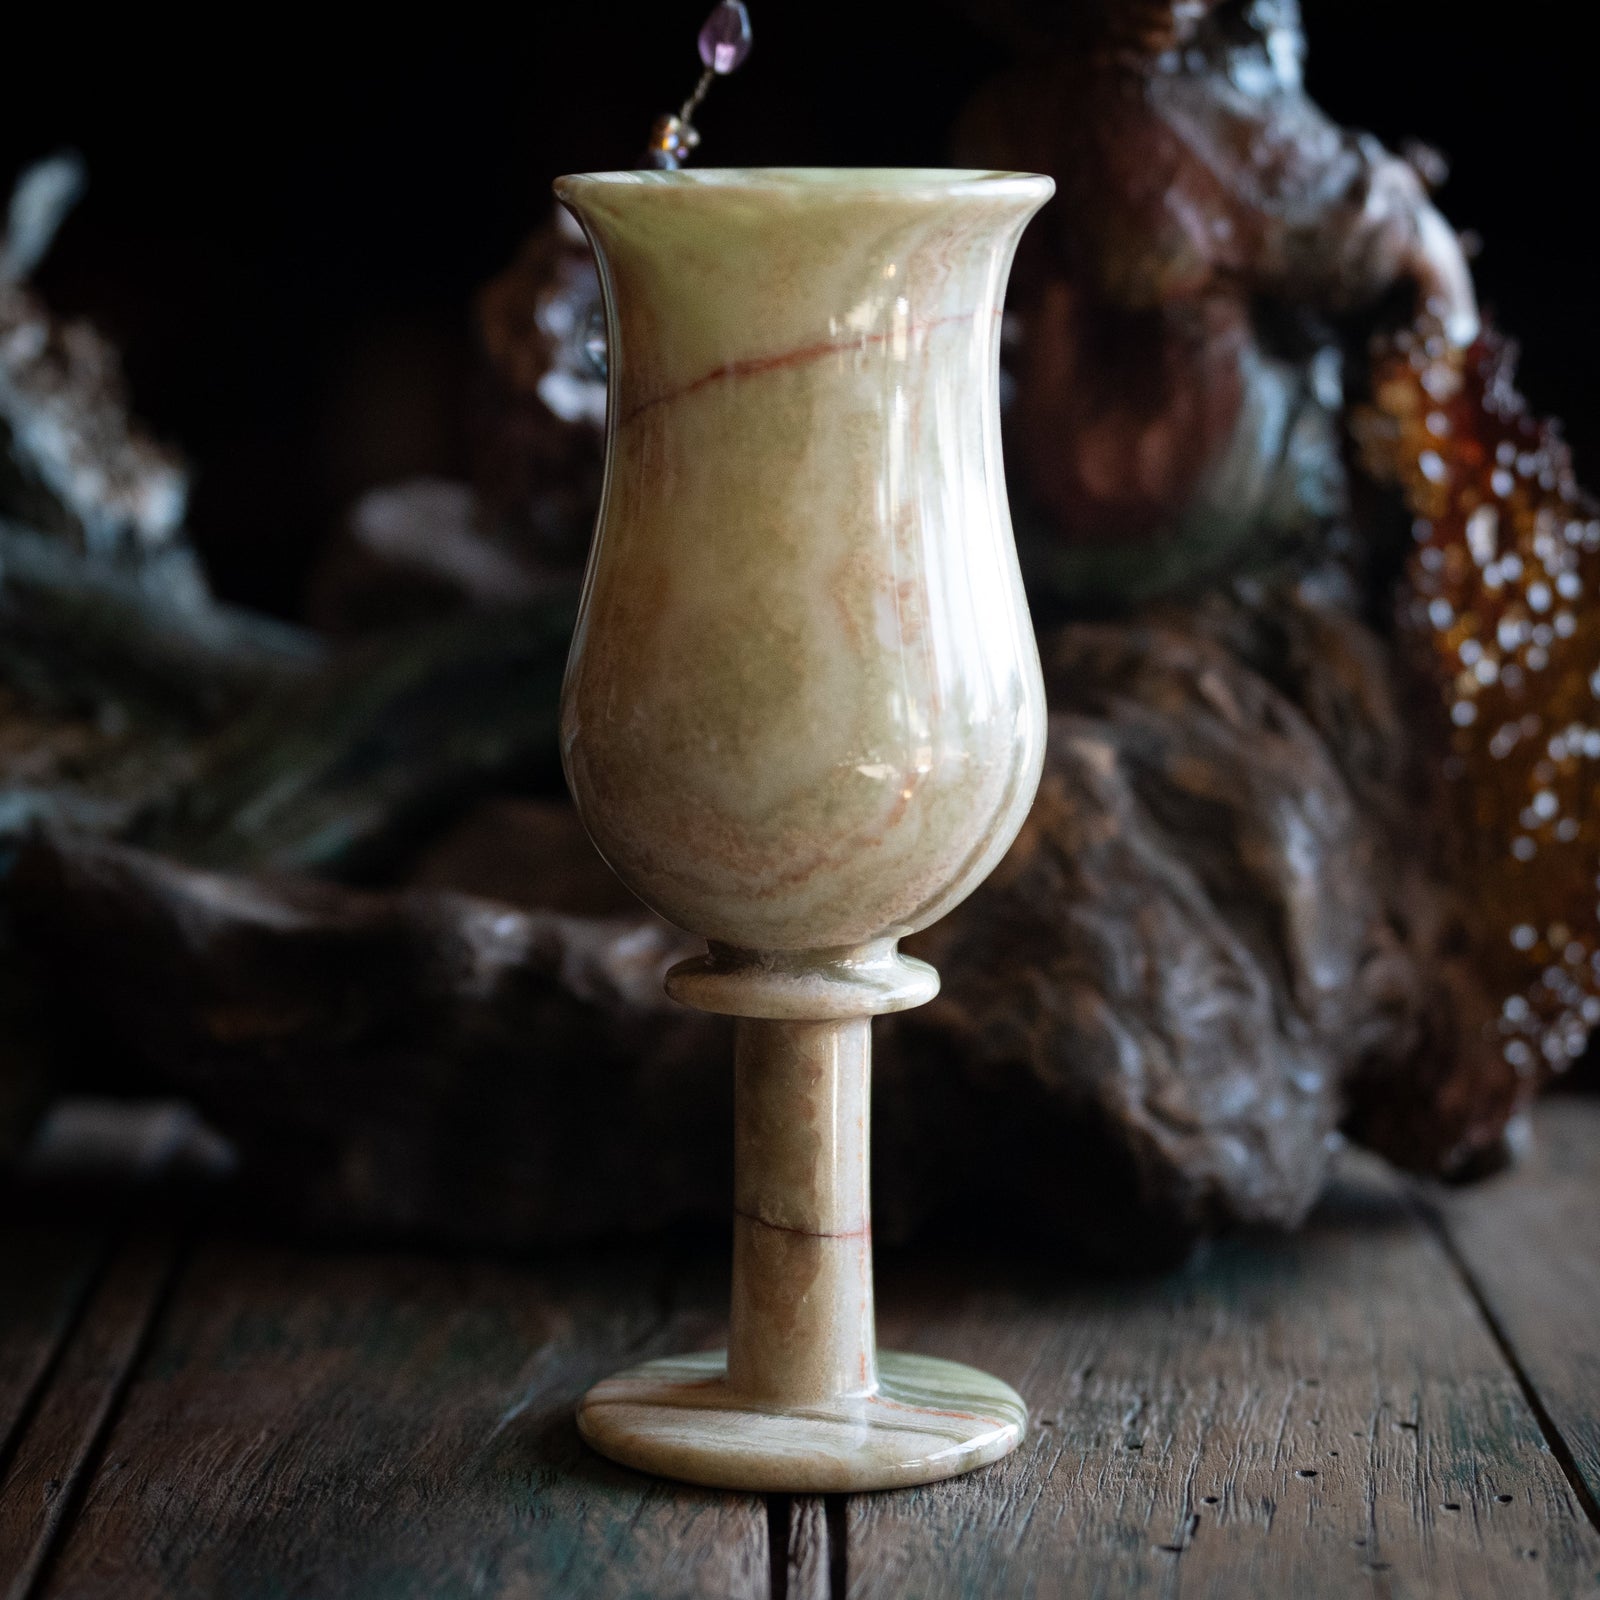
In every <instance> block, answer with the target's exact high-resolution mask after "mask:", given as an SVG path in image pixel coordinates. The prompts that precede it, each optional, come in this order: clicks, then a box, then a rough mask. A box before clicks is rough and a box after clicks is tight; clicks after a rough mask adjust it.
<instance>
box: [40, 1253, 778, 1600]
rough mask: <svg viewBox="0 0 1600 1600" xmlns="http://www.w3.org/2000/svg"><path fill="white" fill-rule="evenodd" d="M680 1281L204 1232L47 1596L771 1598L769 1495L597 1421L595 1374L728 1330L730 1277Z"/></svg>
mask: <svg viewBox="0 0 1600 1600" xmlns="http://www.w3.org/2000/svg"><path fill="white" fill-rule="evenodd" d="M676 1281H677V1280H676V1279H675V1278H674V1279H673V1280H672V1285H676ZM673 1292H674V1293H677V1292H678V1290H677V1288H676V1287H674V1288H673ZM665 1293H666V1287H665V1286H664V1279H663V1270H662V1268H661V1265H660V1263H659V1262H657V1263H654V1264H652V1263H650V1262H648V1261H641V1260H640V1259H639V1258H638V1257H637V1256H632V1255H630V1256H629V1257H627V1258H625V1259H622V1258H617V1259H610V1260H605V1261H599V1262H596V1261H593V1260H590V1261H587V1262H579V1261H573V1262H571V1263H570V1264H566V1265H558V1266H554V1267H547V1268H541V1269H539V1270H529V1271H517V1270H513V1269H511V1268H509V1267H503V1266H497V1265H492V1264H488V1263H482V1262H478V1263H464V1264H459V1265H451V1264H446V1263H440V1262H433V1261H426V1260H419V1259H413V1258H407V1257H400V1256H393V1255H375V1254H305V1253H301V1254H292V1253H289V1252H286V1251H278V1250H272V1249H267V1248H264V1247H260V1246H240V1245H225V1244H216V1245H212V1246H209V1247H208V1248H207V1249H206V1250H205V1251H204V1252H203V1253H202V1254H201V1255H200V1256H199V1257H198V1258H197V1259H196V1260H195V1261H194V1263H193V1264H192V1266H191V1268H190V1269H189V1270H188V1271H187V1272H186V1274H185V1277H184V1281H183V1284H182V1286H181V1289H180V1290H179V1292H178V1293H177V1294H176V1295H175V1296H174V1297H173V1299H172V1301H171V1303H170V1306H169V1310H168V1312H167V1314H166V1315H165V1317H164V1318H163V1321H162V1324H161V1326H160V1328H159V1330H158V1333H157V1335H156V1337H155V1339H154V1342H153V1343H152V1346H151V1349H150V1353H149V1356H148V1359H147V1360H146V1361H145V1362H144V1363H143V1364H142V1366H141V1369H140V1372H139V1374H138V1377H137V1379H136V1381H135V1382H134V1384H133V1386H132V1387H131V1389H130V1391H129V1393H128V1396H127V1398H126V1401H125V1403H124V1405H123V1407H122V1409H121V1411H120V1414H119V1416H118V1418H117V1421H116V1424H115V1426H114V1428H113V1430H112V1432H111V1434H110V1437H109V1440H108V1442H107V1446H106V1449H105V1452H104V1458H103V1466H102V1469H101V1471H100V1473H99V1474H98V1476H97V1478H96V1480H95V1482H94V1484H93V1486H92V1488H91V1489H90V1492H89V1493H88V1495H87V1497H86V1498H85V1500H84V1503H83V1508H82V1511H81V1513H80V1515H79V1517H78V1519H77V1521H76V1523H75V1524H74V1527H73V1530H72V1533H71V1536H70V1538H69V1540H68V1541H67V1543H66V1544H65V1547H64V1548H63V1550H62V1553H61V1555H60V1556H59V1558H58V1559H57V1560H56V1561H55V1562H54V1563H53V1565H52V1567H51V1569H50V1572H49V1574H48V1579H47V1582H46V1585H45V1587H44V1591H43V1592H44V1593H45V1594H50V1595H59V1596H70V1597H72V1600H98V1597H105V1600H142V1597H150V1600H155V1597H157V1596H159V1597H161V1600H175V1597H176V1600H181V1597H196V1600H198V1597H202V1596H203V1597H207V1600H209V1597H214V1596H223V1595H225V1596H227V1597H228V1600H268V1597H274V1600H281V1597H285V1596H302V1595H303V1596H319V1597H320V1596H331V1595H338V1596H341V1597H344V1600H367V1597H374V1600H377V1597H381V1600H404V1597H409V1596H416V1597H418V1600H422V1597H426V1600H450V1597H453V1596H458V1595H459V1596H469V1595H470V1596H475V1597H476V1596H491V1597H492V1596H507V1597H510V1596H519V1597H520V1596H541V1595H561V1596H563V1597H564V1600H565V1597H572V1600H611V1597H618V1596H631V1595H641V1596H642V1595H650V1596H657V1595H660V1596H674V1595H682V1596H749V1597H755V1596H764V1595H766V1594H767V1592H768V1589H769V1580H770V1557H769V1552H768V1544H767V1520H766V1511H765V1507H764V1506H763V1504H762V1503H761V1502H760V1501H759V1500H758V1499H756V1498H754V1497H752V1496H733V1495H721V1494H715V1493H711V1492H702V1491H696V1490H691V1489H684V1488H678V1487H674V1486H670V1485H667V1484H662V1483H657V1482H654V1481H652V1480H649V1479H646V1478H643V1477H640V1476H637V1475H635V1474H632V1473H628V1472H625V1471H623V1470H622V1469H620V1468H616V1467H612V1466H611V1465H609V1464H608V1463H606V1462H604V1461H602V1460H601V1459H600V1458H599V1457H597V1456H595V1455H593V1454H592V1453H590V1452H589V1451H587V1450H586V1449H585V1448H584V1447H583V1445H582V1444H581V1442H580V1441H579V1439H578V1436H577V1431H576V1428H575V1426H574V1423H573V1418H572V1411H573V1405H574V1402H575V1401H576V1400H577V1398H578V1396H579V1394H580V1393H581V1392H582V1390H583V1389H584V1388H585V1386H586V1385H588V1384H589V1383H590V1382H592V1381H593V1380H594V1379H596V1378H598V1377H600V1376H601V1375H603V1374H604V1373H605V1372H607V1371H609V1370H611V1369H613V1368H615V1367H617V1366H620V1365H623V1364H626V1363H627V1362H629V1361H632V1360H637V1359H640V1358H641V1357H644V1356H647V1355H653V1354H662V1353H666V1352H667V1351H669V1350H672V1349H677V1348H684V1347H688V1346H691V1345H692V1344H694V1343H695V1342H696V1341H704V1340H705V1339H706V1338H707V1337H708V1336H715V1335H716V1334H717V1331H718V1327H717V1324H718V1321H719V1320H720V1316H721V1314H722V1298H723V1294H725V1285H724V1286H721V1292H720V1293H712V1294H705V1295H701V1294H698V1293H697V1292H696V1291H685V1292H684V1297H685V1306H684V1308H683V1309H680V1310H670V1309H669V1308H668V1306H667V1304H666V1303H665V1301H664V1298H663V1296H664V1294H665Z"/></svg>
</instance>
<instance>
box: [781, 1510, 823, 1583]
mask: <svg viewBox="0 0 1600 1600" xmlns="http://www.w3.org/2000/svg"><path fill="white" fill-rule="evenodd" d="M786 1498H787V1497H786ZM788 1506H789V1542H788V1560H787V1563H786V1566H787V1571H786V1572H785V1575H784V1600H833V1589H832V1583H831V1579H832V1566H833V1563H832V1561H831V1559H830V1554H831V1553H830V1550H829V1542H828V1505H827V1501H826V1500H825V1499H824V1498H823V1497H822V1496H821V1495H820V1494H797V1495H795V1496H794V1497H793V1498H792V1499H790V1500H789V1501H788Z"/></svg>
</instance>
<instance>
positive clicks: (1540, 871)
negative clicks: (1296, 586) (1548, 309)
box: [1355, 326, 1600, 1077]
mask: <svg viewBox="0 0 1600 1600" xmlns="http://www.w3.org/2000/svg"><path fill="white" fill-rule="evenodd" d="M1514 365H1515V350H1514V347H1512V346H1511V345H1509V344H1508V343H1507V342H1505V341H1504V340H1502V339H1500V338H1498V337H1497V336H1495V335H1493V334H1492V333H1486V334H1484V335H1483V336H1481V337H1480V338H1479V339H1478V340H1477V341H1476V342H1475V343H1473V344H1472V345H1470V346H1468V347H1467V348H1464V349H1463V348H1461V347H1459V346H1456V345H1452V344H1451V343H1450V342H1449V341H1448V340H1447V339H1446V338H1445V337H1444V336H1443V334H1442V333H1441V332H1440V331H1439V330H1438V329H1437V328H1433V327H1426V326H1424V327H1420V328H1416V329H1412V330H1410V331H1407V332H1405V333H1403V334H1401V335H1399V336H1398V337H1394V338H1391V339H1388V340H1386V341H1384V342H1383V343H1382V345H1381V346H1380V347H1379V348H1378V349H1377V350H1376V351H1375V353H1374V361H1373V369H1372V404H1371V406H1370V407H1368V408H1366V409H1364V410H1363V411H1362V413H1361V414H1360V415H1359V416H1358V417H1357V418H1356V419H1355V432H1356V438H1357V442H1358V445H1359V448H1360V450H1361V453H1362V456H1363V458H1364V461H1365V464H1366V466H1367V468H1368V469H1369V470H1370V471H1372V472H1373V473H1374V474H1375V475H1376V476H1377V477H1379V478H1380V479H1381V480H1382V481H1385V482H1387V483H1390V484H1393V485H1394V486H1396V487H1397V488H1398V489H1399V490H1400V492H1401V494H1402V496H1403V498H1404V501H1405V504H1406V508H1407V510H1408V512H1409V513H1410V516H1411V517H1412V519H1413V520H1412V539H1413V542H1412V544H1411V546H1410V549H1409V551H1408V554H1407V560H1406V570H1405V582H1404V584H1403V587H1402V591H1401V595H1400V601H1399V618H1398V625H1399V631H1400V634H1401V637H1402V639H1403V641H1404V642H1405V643H1406V645H1407V646H1408V649H1409V654H1410V655H1411V657H1412V661H1413V663H1414V665H1415V667H1416V669H1417V672H1418V674H1419V676H1420V678H1421V680H1422V683H1423V685H1424V686H1425V691H1426V692H1425V699H1426V700H1427V701H1429V702H1430V705H1429V707H1428V710H1429V711H1430V712H1431V713H1432V714H1433V715H1434V716H1435V727H1436V730H1437V733H1438V748H1439V750H1440V752H1441V755H1440V759H1439V761H1438V762H1437V763H1436V765H1437V768H1438V775H1439V778H1440V788H1441V791H1442V799H1441V817H1442V819H1443V823H1444V829H1445V831H1444V832H1443V834H1442V837H1441V845H1442V850H1441V855H1442V857H1443V865H1445V866H1446V867H1447V868H1449V869H1450V870H1451V871H1452V872H1453V873H1454V874H1455V875H1456V877H1457V880H1458V882H1459V883H1460V884H1461V885H1462V888H1463V892H1464V894H1465V897H1466V899H1467V902H1468V906H1469V917H1470V926H1471V937H1472V940H1473V942H1474V944H1475V946H1476V951H1475V953H1476V955H1477V957H1478V961H1479V964H1480V966H1481V970H1482V973H1483V977H1484V980H1485V981H1486V982H1487V983H1488V984H1489V985H1490V986H1491V994H1492V997H1493V999H1494V1002H1495V1004H1496V1006H1497V1008H1498V1016H1497V1023H1496V1026H1497V1028H1498V1032H1499V1048H1500V1049H1501V1050H1502V1051H1503V1052H1504V1055H1505V1058H1506V1061H1507V1062H1508V1063H1509V1065H1510V1066H1511V1067H1512V1068H1514V1069H1515V1070H1516V1072H1517V1073H1518V1074H1519V1075H1521V1076H1523V1077H1531V1076H1534V1075H1537V1074H1540V1073H1541V1072H1561V1071H1563V1070H1564V1069H1565V1068H1566V1067H1567V1066H1569V1065H1570V1063H1571V1062H1572V1061H1573V1059H1574V1058H1575V1057H1577V1056H1578V1055H1579V1054H1580V1053H1581V1052H1582V1051H1583V1049H1584V1047H1585V1045H1586V1044H1587V1041H1588V1037H1589V1034H1590V1031H1591V1030H1592V1028H1593V1027H1594V1024H1595V1023H1596V1022H1600V906H1597V895H1600V880H1597V876H1596V874H1597V869H1600V794H1597V785H1600V606H1597V604H1596V599H1597V596H1600V514H1597V510H1596V507H1595V506H1594V504H1593V503H1592V502H1591V501H1590V500H1589V499H1588V498H1587V497H1586V496H1585V495H1584V493H1583V492H1582V490H1581V489H1580V488H1579V487H1578V484H1577V482H1576V479H1575V478H1574V476H1573V471H1572V465H1571V460H1570V456H1569V453H1568V450H1567V447H1566V445H1565V443H1564V442H1563V441H1562V439H1561V438H1560V436H1559V434H1558V432H1557V430H1556V428H1555V426H1554V424H1552V423H1550V422H1546V421H1541V420H1539V419H1537V418H1535V417H1534V416H1532V415H1531V414H1530V413H1529V410H1528V407H1527V405H1526V403H1525V402H1524V400H1523V398H1522V396H1521V395H1520V394H1518V392H1517V390H1516V388H1515V385H1514V382H1513V369H1514Z"/></svg>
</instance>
